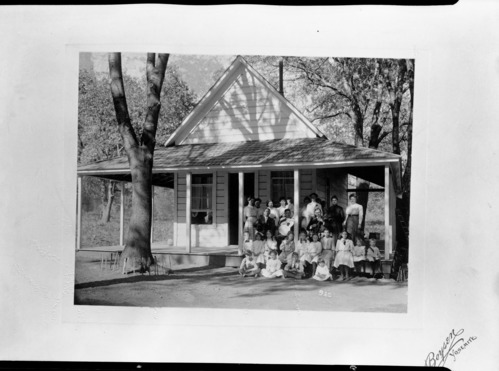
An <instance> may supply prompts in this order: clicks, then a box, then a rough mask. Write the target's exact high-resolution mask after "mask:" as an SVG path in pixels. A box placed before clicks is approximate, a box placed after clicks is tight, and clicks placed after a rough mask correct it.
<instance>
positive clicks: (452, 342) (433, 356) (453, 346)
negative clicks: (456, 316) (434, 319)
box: [425, 329, 477, 367]
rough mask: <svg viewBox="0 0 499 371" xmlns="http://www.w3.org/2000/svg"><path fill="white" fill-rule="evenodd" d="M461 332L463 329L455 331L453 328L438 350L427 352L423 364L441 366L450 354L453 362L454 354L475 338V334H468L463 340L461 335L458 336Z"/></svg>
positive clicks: (454, 359)
mask: <svg viewBox="0 0 499 371" xmlns="http://www.w3.org/2000/svg"><path fill="white" fill-rule="evenodd" d="M463 333H464V329H460V330H458V331H457V332H456V330H455V329H452V331H451V332H450V333H449V335H448V336H447V337H446V338H445V341H444V343H443V344H442V347H441V348H440V349H439V350H438V352H436V353H434V352H430V353H428V356H427V357H426V360H425V366H429V367H443V366H445V362H447V359H448V358H449V356H451V357H452V358H453V361H454V362H455V361H456V356H457V355H458V354H459V353H461V352H462V351H463V350H464V349H466V348H467V347H468V346H469V345H470V344H471V343H472V342H473V341H475V340H476V339H477V338H476V336H470V337H469V338H468V340H465V338H464V337H463V336H460V335H462V334H463Z"/></svg>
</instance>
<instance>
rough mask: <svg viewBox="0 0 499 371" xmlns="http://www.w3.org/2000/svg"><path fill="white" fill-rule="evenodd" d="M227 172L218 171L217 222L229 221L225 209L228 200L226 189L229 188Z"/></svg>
mask: <svg viewBox="0 0 499 371" xmlns="http://www.w3.org/2000/svg"><path fill="white" fill-rule="evenodd" d="M226 175H227V172H217V173H216V180H217V186H216V203H215V208H216V222H217V224H220V223H227V214H226V212H225V209H226V207H227V200H226V197H225V189H226V188H227V183H226V182H227V176H226Z"/></svg>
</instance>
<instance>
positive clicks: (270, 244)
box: [263, 231, 277, 262]
mask: <svg viewBox="0 0 499 371" xmlns="http://www.w3.org/2000/svg"><path fill="white" fill-rule="evenodd" d="M263 248H264V250H263V256H264V258H265V262H267V260H268V259H269V256H270V252H271V251H275V252H276V254H277V241H276V239H275V238H274V235H273V234H272V232H271V231H267V236H266V238H265V241H264V243H263Z"/></svg>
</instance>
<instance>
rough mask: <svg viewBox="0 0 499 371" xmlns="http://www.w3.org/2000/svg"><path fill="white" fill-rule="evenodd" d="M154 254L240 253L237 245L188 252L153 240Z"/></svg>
mask: <svg viewBox="0 0 499 371" xmlns="http://www.w3.org/2000/svg"><path fill="white" fill-rule="evenodd" d="M122 250H123V246H120V245H114V246H95V247H82V248H80V249H79V250H78V251H91V252H116V251H122ZM151 250H152V253H153V254H190V255H235V256H237V255H238V250H237V246H224V247H195V246H193V247H192V248H191V252H190V253H188V252H187V249H186V247H185V246H168V245H167V244H166V243H165V242H153V243H152V246H151Z"/></svg>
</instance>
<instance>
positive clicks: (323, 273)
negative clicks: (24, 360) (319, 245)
mask: <svg viewBox="0 0 499 371" xmlns="http://www.w3.org/2000/svg"><path fill="white" fill-rule="evenodd" d="M312 278H313V279H314V280H317V281H326V280H331V279H332V278H333V276H332V275H331V273H329V269H328V267H327V266H326V262H325V261H324V259H320V260H319V265H318V266H317V269H316V270H315V274H314V276H313V277H312Z"/></svg>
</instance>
